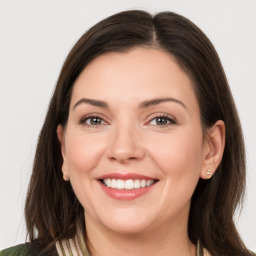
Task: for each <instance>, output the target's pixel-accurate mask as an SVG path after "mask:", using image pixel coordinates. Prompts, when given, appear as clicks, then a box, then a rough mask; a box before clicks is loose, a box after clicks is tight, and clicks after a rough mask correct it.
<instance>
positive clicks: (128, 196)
mask: <svg viewBox="0 0 256 256" xmlns="http://www.w3.org/2000/svg"><path fill="white" fill-rule="evenodd" d="M99 184H100V186H101V188H102V189H103V191H104V192H105V193H106V194H107V195H109V196H110V197H112V198H115V199H118V200H132V199H136V198H138V197H141V196H143V195H145V194H147V193H148V192H149V191H150V190H151V189H152V188H153V187H154V185H155V184H156V183H153V184H152V185H150V186H148V187H145V188H137V189H115V188H109V187H107V186H105V185H103V184H102V182H101V181H99Z"/></svg>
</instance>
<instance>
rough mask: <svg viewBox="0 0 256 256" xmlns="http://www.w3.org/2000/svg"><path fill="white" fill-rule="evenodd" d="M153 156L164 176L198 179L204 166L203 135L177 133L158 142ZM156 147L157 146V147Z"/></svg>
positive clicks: (152, 151) (153, 149) (152, 150)
mask: <svg viewBox="0 0 256 256" xmlns="http://www.w3.org/2000/svg"><path fill="white" fill-rule="evenodd" d="M157 144H158V147H157V148H158V150H155V149H156V147H153V148H152V149H151V155H152V157H154V159H155V162H157V164H158V166H159V167H160V169H161V170H162V172H163V173H164V175H167V176H168V175H172V176H173V175H175V176H177V177H189V178H191V177H195V178H196V179H198V177H199V174H200V170H201V165H202V136H201V133H198V134H195V133H189V132H188V133H177V134H172V136H170V135H168V136H166V137H163V138H161V139H160V140H158V141H157ZM155 146H156V145H155Z"/></svg>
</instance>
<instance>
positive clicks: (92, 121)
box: [81, 116, 106, 126]
mask: <svg viewBox="0 0 256 256" xmlns="http://www.w3.org/2000/svg"><path fill="white" fill-rule="evenodd" d="M81 123H85V124H86V125H88V126H96V125H102V124H106V122H105V121H104V120H103V119H102V118H100V117H98V116H89V117H86V118H84V119H83V120H82V122H81Z"/></svg>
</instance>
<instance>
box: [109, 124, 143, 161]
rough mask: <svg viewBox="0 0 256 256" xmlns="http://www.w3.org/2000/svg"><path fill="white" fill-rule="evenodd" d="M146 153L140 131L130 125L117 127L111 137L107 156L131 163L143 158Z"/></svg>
mask: <svg viewBox="0 0 256 256" xmlns="http://www.w3.org/2000/svg"><path fill="white" fill-rule="evenodd" d="M144 155H145V150H144V147H143V146H142V139H141V135H140V134H139V131H138V130H137V129H136V128H135V127H133V126H130V125H126V126H122V127H119V128H116V129H115V130H114V131H113V133H112V137H111V142H110V144H109V147H108V150H107V156H108V158H109V159H110V160H112V161H118V162H120V163H123V164H125V163H129V162H131V161H138V160H141V159H143V157H144Z"/></svg>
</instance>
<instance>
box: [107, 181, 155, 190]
mask: <svg viewBox="0 0 256 256" xmlns="http://www.w3.org/2000/svg"><path fill="white" fill-rule="evenodd" d="M103 183H104V184H105V185H106V186H107V187H109V188H116V189H138V188H145V187H148V186H150V185H152V184H153V183H154V180H132V179H129V180H121V179H104V180H103Z"/></svg>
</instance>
